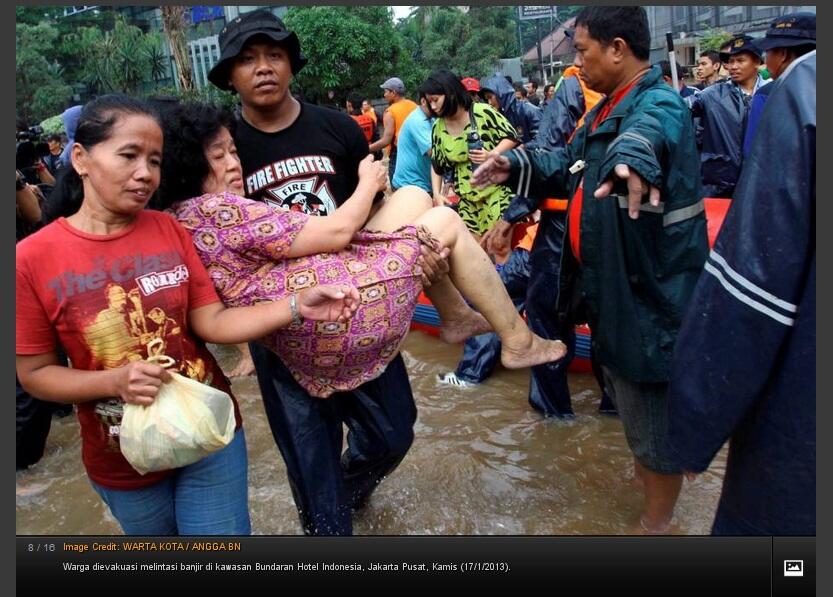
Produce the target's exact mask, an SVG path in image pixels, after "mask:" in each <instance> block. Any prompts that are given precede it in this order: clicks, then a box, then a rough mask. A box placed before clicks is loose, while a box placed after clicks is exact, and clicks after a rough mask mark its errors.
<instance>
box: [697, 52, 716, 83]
mask: <svg viewBox="0 0 833 597" xmlns="http://www.w3.org/2000/svg"><path fill="white" fill-rule="evenodd" d="M719 69H720V63H719V62H712V61H711V60H710V59H709V57H708V56H700V59H699V60H698V61H697V76H698V77H700V78H701V79H708V78H710V77H713V76H714V74H715V73H716V72H717V71H718V70H719Z"/></svg>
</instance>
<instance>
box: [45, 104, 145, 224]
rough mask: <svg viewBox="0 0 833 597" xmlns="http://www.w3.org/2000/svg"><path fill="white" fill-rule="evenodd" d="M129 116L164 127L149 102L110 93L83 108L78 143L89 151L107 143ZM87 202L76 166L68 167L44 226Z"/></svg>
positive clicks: (47, 206) (54, 192)
mask: <svg viewBox="0 0 833 597" xmlns="http://www.w3.org/2000/svg"><path fill="white" fill-rule="evenodd" d="M127 115H142V116H149V117H151V118H153V119H154V120H155V121H156V122H157V123H159V124H160V127H161V123H160V120H159V114H158V113H157V112H156V110H154V109H153V108H152V107H151V106H150V105H149V104H148V103H147V102H145V101H143V100H141V99H138V98H135V97H131V96H129V95H124V94H122V93H110V94H107V95H102V96H100V97H97V98H95V99H94V100H91V101H89V102H87V103H86V104H85V105H84V107H83V108H82V109H81V114H80V115H79V116H78V126H77V128H76V129H75V141H74V142H75V143H78V144H79V145H81V146H82V147H84V149H86V150H87V151H89V150H90V149H92V148H93V147H95V146H96V145H98V144H99V143H103V142H104V141H107V140H108V139H109V138H110V136H111V135H112V134H113V126H115V124H116V123H117V122H118V121H119V119H120V118H121V117H122V116H127ZM83 201H84V185H83V183H82V182H81V177H80V176H79V175H78V172H76V171H75V168H73V167H72V166H70V167H69V168H64V169H63V172H62V173H61V174H59V175H58V179H57V180H56V181H55V188H54V189H53V190H52V192H51V193H50V194H49V197H48V198H47V200H46V204H45V206H44V207H45V209H44V216H43V221H44V223H48V222H51V221H52V220H56V219H58V218H61V217H64V218H66V217H69V216H71V215H72V214H74V213H76V212H77V211H78V210H79V209H80V207H81V203H82V202H83Z"/></svg>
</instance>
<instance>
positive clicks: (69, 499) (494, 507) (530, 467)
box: [16, 332, 726, 535]
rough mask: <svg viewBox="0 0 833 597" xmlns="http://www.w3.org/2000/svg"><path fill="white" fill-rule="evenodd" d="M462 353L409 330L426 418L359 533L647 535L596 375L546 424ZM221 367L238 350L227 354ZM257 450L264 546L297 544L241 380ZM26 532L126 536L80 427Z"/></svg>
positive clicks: (706, 510) (56, 433)
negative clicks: (276, 541)
mask: <svg viewBox="0 0 833 597" xmlns="http://www.w3.org/2000/svg"><path fill="white" fill-rule="evenodd" d="M461 353H462V345H448V344H444V343H442V342H440V341H439V340H437V339H435V338H434V337H432V336H429V335H426V334H423V333H421V332H411V333H410V335H409V337H408V338H407V340H406V341H405V344H404V347H403V355H404V357H405V362H406V364H407V366H408V370H409V372H410V375H411V382H412V386H413V390H414V395H415V397H416V402H417V407H418V410H419V418H418V420H417V423H416V426H415V434H416V439H415V441H414V444H413V446H412V448H411V450H410V452H408V455H407V456H406V457H405V459H404V460H403V461H402V463H401V464H400V466H399V468H397V469H396V470H395V471H394V472H393V473H392V474H391V475H390V476H389V477H388V478H387V479H386V480H385V481H384V482H383V483H382V484H381V485H380V486H379V487H378V488H377V490H376V492H375V493H374V494H373V496H372V497H371V499H370V501H369V503H368V505H367V507H366V508H365V509H364V510H363V511H361V512H360V513H358V514H357V515H356V516H355V517H354V532H355V534H357V535H389V534H391V535H408V534H420V535H457V534H463V535H481V534H483V535H507V534H508V535H539V534H540V535H574V534H578V535H621V534H631V533H632V532H633V530H634V529H635V528H636V527H637V526H638V520H639V514H640V512H641V503H642V499H641V494H640V491H639V490H638V489H636V488H635V487H634V486H633V484H632V476H633V470H632V458H631V455H630V452H629V451H628V447H627V444H626V442H625V437H624V434H623V432H622V426H621V423H620V422H619V419H618V418H616V417H611V416H609V415H600V414H598V412H597V408H598V403H599V389H598V387H597V386H596V382H595V379H594V378H593V377H592V376H591V375H582V374H572V373H571V374H570V388H571V391H572V394H573V408H574V410H575V412H576V415H577V416H576V418H575V420H573V421H569V422H564V421H559V420H556V419H546V420H545V419H543V418H542V417H541V416H540V415H539V414H538V413H537V412H535V411H533V410H532V408H531V407H530V406H529V405H528V403H527V400H526V394H527V389H528V385H529V381H528V371H526V370H521V371H508V370H504V369H500V368H499V369H498V370H497V371H496V372H495V374H494V375H493V376H492V377H491V378H490V379H489V380H488V381H487V382H486V383H484V384H482V385H480V386H477V387H474V388H457V387H452V386H446V385H443V384H440V383H439V382H438V381H437V374H440V373H445V372H447V371H449V370H452V369H453V368H454V367H455V365H456V363H457V360H458V358H459V357H460V354H461ZM216 354H217V355H218V359H219V360H220V362H221V364H223V365H230V364H231V365H233V360H234V358H235V357H234V356H233V355H234V352H233V350H230V349H229V348H227V347H217V350H216ZM233 389H234V392H235V394H236V396H237V398H238V400H239V402H240V407H241V410H242V412H243V419H244V425H245V428H246V437H247V440H248V449H249V486H250V489H249V491H250V493H249V506H250V510H251V517H252V531H253V533H254V534H258V535H295V534H301V527H300V523H299V521H298V517H297V514H296V511H295V506H294V504H293V501H292V495H291V492H290V489H289V484H288V483H287V480H286V472H285V468H284V465H283V461H282V459H281V457H280V454H279V452H278V449H277V447H276V446H275V443H274V441H273V439H272V435H271V433H270V431H269V426H268V423H267V422H266V415H265V413H264V411H263V406H262V404H261V402H260V394H259V392H258V389H257V381H256V379H255V378H254V377H249V378H245V379H238V380H235V382H234V384H233ZM725 462H726V450H725V449H724V450H722V451H721V452H720V454H719V455H718V457H717V458H716V459H715V461H714V463H712V466H711V468H710V469H709V470H708V471H707V472H705V473H704V474H702V475H699V476H698V477H697V479H696V480H695V481H693V482H685V483H684V485H683V490H682V493H681V495H680V500H679V502H678V505H677V510H676V515H675V521H674V524H673V526H672V531H671V532H672V533H675V534H693V535H700V534H708V532H709V529H710V527H711V522H712V519H713V517H714V511H715V508H716V506H717V500H718V497H719V494H720V486H721V483H722V479H723V472H724V467H725ZM17 487H18V495H17V518H16V520H17V533H18V534H21V535H24V534H33V535H50V534H52V535H99V534H101V535H117V534H121V530H120V528H119V526H118V524H117V523H116V521H115V519H113V518H112V516H111V515H110V513H109V512H108V510H107V508H106V506H104V503H103V502H102V501H101V499H100V498H99V497H98V495H97V494H96V493H95V492H94V491H93V489H92V488H91V487H90V484H89V482H88V481H87V477H86V474H85V473H84V469H83V466H82V464H81V440H80V437H79V433H78V424H77V422H76V421H75V417H66V418H64V419H55V420H53V423H52V431H51V433H50V436H49V439H48V440H47V445H46V453H45V455H44V457H43V459H42V460H41V461H40V462H39V463H38V464H36V465H34V466H33V467H31V468H30V469H29V470H27V471H24V472H20V473H17Z"/></svg>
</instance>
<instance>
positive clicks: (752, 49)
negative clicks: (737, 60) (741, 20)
mask: <svg viewBox="0 0 833 597" xmlns="http://www.w3.org/2000/svg"><path fill="white" fill-rule="evenodd" d="M723 45H724V47H726V46H729V51H728V52H720V59H721V60H722V61H723V62H728V61H729V57H730V56H734V55H735V54H740V53H741V52H749V53H750V54H752V55H753V56H755V57H756V58H757V59H758V60H763V52H762V51H761V49H760V48H758V47H757V46H756V45H755V40H754V39H753V38H752V37H751V36H749V35H736V36H735V37H733V38H732V39H730V40H729V41H728V42H726V43H725V44H723Z"/></svg>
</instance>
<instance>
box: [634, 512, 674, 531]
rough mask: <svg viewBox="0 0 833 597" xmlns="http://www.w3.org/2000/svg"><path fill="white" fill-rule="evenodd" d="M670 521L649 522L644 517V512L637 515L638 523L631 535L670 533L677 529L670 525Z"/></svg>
mask: <svg viewBox="0 0 833 597" xmlns="http://www.w3.org/2000/svg"><path fill="white" fill-rule="evenodd" d="M671 523H672V521H671V520H669V521H667V522H664V523H650V522H649V521H647V520H646V519H645V514H643V515H642V516H640V517H639V525H638V526H637V527H636V528H634V529H633V531H632V532H631V533H630V534H631V535H670V534H674V532H675V531H678V529H676V528H674V527H673V526H672V524H671Z"/></svg>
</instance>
